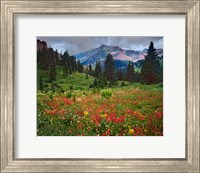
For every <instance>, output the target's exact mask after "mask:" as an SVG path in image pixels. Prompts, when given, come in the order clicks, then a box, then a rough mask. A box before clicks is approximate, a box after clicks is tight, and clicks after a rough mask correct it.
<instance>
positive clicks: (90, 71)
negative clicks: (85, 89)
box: [88, 64, 93, 76]
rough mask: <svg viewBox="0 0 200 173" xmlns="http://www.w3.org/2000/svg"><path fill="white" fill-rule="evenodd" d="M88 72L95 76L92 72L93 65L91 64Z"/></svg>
mask: <svg viewBox="0 0 200 173" xmlns="http://www.w3.org/2000/svg"><path fill="white" fill-rule="evenodd" d="M88 71H89V75H90V76H92V75H93V71H92V65H91V64H90V65H89V69H88Z"/></svg>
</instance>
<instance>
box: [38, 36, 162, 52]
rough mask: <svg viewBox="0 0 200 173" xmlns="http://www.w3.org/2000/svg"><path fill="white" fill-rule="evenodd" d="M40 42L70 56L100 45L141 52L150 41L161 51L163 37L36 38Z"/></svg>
mask: <svg viewBox="0 0 200 173" xmlns="http://www.w3.org/2000/svg"><path fill="white" fill-rule="evenodd" d="M37 39H39V40H40V41H45V42H46V43H47V45H48V46H50V47H52V48H53V49H54V50H56V49H57V51H58V52H60V53H61V52H64V51H65V50H68V52H69V54H70V55H73V54H76V53H79V52H83V51H86V50H89V49H92V48H97V47H99V46H101V45H102V44H105V45H108V46H119V47H121V48H123V49H130V50H143V49H147V48H148V47H149V44H150V42H151V41H153V43H154V47H155V48H156V49H159V48H161V49H163V37H138V36H134V37H131V36H127V37H125V36H116V37H113V36H112V37H110V36H109V37H103V36H102V37H87V36H80V37H77V36H71V37H52V36H51V37H37Z"/></svg>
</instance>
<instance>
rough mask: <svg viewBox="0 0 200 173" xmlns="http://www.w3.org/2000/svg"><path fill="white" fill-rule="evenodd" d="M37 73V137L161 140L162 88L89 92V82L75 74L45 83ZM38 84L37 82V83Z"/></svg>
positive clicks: (125, 86)
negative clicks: (120, 137)
mask: <svg viewBox="0 0 200 173" xmlns="http://www.w3.org/2000/svg"><path fill="white" fill-rule="evenodd" d="M47 73H48V72H47V71H44V70H41V69H40V68H38V73H37V74H38V76H37V78H38V80H37V85H38V86H37V87H38V88H40V87H41V85H42V88H43V90H38V91H37V135H38V136H162V135H163V86H162V84H152V85H142V84H140V83H135V82H134V83H130V82H128V81H118V82H117V83H116V84H115V85H113V86H110V87H104V88H90V85H91V83H93V81H94V77H92V76H87V77H86V76H85V74H84V73H79V72H74V73H73V74H71V75H68V76H65V77H64V76H63V72H62V68H61V67H57V69H56V73H57V80H56V81H54V82H52V83H49V82H48V74H47ZM40 78H41V79H42V81H41V80H40Z"/></svg>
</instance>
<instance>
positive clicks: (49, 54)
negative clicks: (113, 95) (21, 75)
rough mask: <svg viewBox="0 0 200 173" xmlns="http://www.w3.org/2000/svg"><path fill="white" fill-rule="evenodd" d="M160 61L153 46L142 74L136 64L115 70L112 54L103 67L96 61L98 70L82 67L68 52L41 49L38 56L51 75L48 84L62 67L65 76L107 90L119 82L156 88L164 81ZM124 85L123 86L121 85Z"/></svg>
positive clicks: (151, 44)
mask: <svg viewBox="0 0 200 173" xmlns="http://www.w3.org/2000/svg"><path fill="white" fill-rule="evenodd" d="M161 59H162V57H159V56H158V54H157V53H156V49H155V48H154V44H153V42H151V43H150V45H149V48H148V50H147V55H146V56H145V60H144V62H143V64H142V67H141V70H140V72H136V71H135V67H134V63H133V62H128V65H127V67H126V69H121V68H116V65H115V60H114V58H113V56H112V54H110V53H109V54H108V55H107V56H106V59H105V62H104V64H103V67H104V68H102V63H101V62H100V61H97V62H96V64H95V66H94V67H92V65H91V64H89V65H88V66H83V65H82V64H81V62H80V60H77V59H76V57H74V56H70V55H69V53H68V51H65V52H64V53H63V54H59V53H58V52H57V50H56V51H54V50H53V49H52V48H43V49H39V50H38V52H37V63H38V65H39V66H40V67H41V69H43V70H45V71H48V72H49V81H50V82H53V81H54V80H56V66H61V67H63V76H67V75H70V74H72V73H73V72H76V71H77V72H80V73H85V75H86V79H87V78H88V76H93V77H94V78H95V80H94V83H93V84H91V85H90V87H102V88H103V87H105V86H112V85H116V84H117V83H118V81H129V82H131V83H133V82H140V83H142V84H147V85H148V84H156V83H161V82H162V81H163V68H162V63H161V62H160V61H161ZM123 84H124V82H122V85H123Z"/></svg>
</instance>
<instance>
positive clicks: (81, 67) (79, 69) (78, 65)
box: [77, 60, 83, 73]
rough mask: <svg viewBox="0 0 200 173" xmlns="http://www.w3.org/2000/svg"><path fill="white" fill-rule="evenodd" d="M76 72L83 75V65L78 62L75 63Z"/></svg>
mask: <svg viewBox="0 0 200 173" xmlns="http://www.w3.org/2000/svg"><path fill="white" fill-rule="evenodd" d="M77 71H78V72H80V73H83V65H82V64H81V62H80V60H78V61H77Z"/></svg>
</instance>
